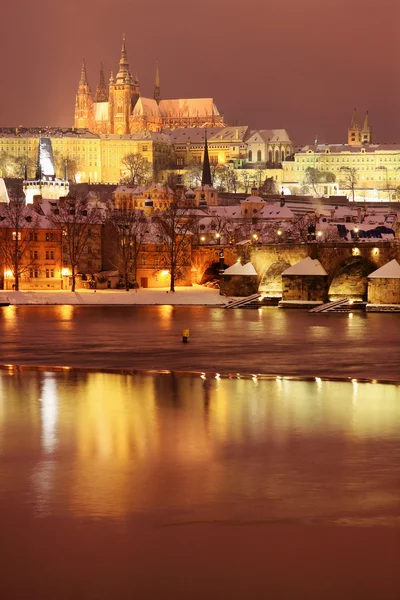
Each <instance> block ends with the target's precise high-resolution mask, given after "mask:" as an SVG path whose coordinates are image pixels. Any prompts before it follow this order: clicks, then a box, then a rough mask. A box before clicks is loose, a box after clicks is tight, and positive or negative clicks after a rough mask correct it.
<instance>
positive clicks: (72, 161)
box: [53, 150, 82, 183]
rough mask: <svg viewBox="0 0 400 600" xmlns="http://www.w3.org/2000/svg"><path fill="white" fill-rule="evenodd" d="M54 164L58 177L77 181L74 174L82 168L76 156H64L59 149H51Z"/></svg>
mask: <svg viewBox="0 0 400 600" xmlns="http://www.w3.org/2000/svg"><path fill="white" fill-rule="evenodd" d="M53 158H54V166H55V169H56V173H57V175H58V177H60V178H61V179H64V177H65V175H67V178H68V180H69V181H72V182H73V183H77V181H76V176H77V175H78V173H79V172H80V171H81V170H82V163H81V161H80V160H78V159H76V158H70V157H68V156H64V155H63V154H62V153H61V152H60V151H59V150H53Z"/></svg>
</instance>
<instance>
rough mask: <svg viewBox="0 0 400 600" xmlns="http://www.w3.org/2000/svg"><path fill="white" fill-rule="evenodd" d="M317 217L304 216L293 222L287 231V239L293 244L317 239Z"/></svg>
mask: <svg viewBox="0 0 400 600" xmlns="http://www.w3.org/2000/svg"><path fill="white" fill-rule="evenodd" d="M316 223H317V219H316V217H315V215H303V216H301V217H299V218H298V219H296V220H295V221H293V222H292V223H291V224H290V226H289V228H288V229H287V237H289V238H290V239H291V240H292V241H293V242H298V241H300V242H310V241H312V240H315V239H316Z"/></svg>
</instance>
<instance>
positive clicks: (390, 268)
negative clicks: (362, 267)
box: [368, 258, 400, 279]
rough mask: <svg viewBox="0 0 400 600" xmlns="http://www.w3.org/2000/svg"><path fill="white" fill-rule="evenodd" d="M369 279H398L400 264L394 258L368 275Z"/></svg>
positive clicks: (399, 277)
mask: <svg viewBox="0 0 400 600" xmlns="http://www.w3.org/2000/svg"><path fill="white" fill-rule="evenodd" d="M368 277H369V278H371V279H400V265H399V263H398V262H397V260H396V259H395V258H394V259H393V260H391V261H390V262H388V263H386V265H383V267H381V268H380V269H377V270H376V271H373V272H372V273H371V274H370V275H368Z"/></svg>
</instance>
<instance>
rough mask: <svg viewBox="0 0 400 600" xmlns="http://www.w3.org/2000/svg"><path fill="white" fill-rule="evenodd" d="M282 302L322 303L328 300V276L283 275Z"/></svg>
mask: <svg viewBox="0 0 400 600" xmlns="http://www.w3.org/2000/svg"><path fill="white" fill-rule="evenodd" d="M282 286H283V290H282V300H301V301H307V300H308V301H314V302H315V301H320V302H326V301H327V298H328V276H327V275H282Z"/></svg>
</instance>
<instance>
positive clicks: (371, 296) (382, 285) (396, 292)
mask: <svg viewBox="0 0 400 600" xmlns="http://www.w3.org/2000/svg"><path fill="white" fill-rule="evenodd" d="M368 302H369V303H370V304H400V279H387V278H372V279H369V280H368Z"/></svg>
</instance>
